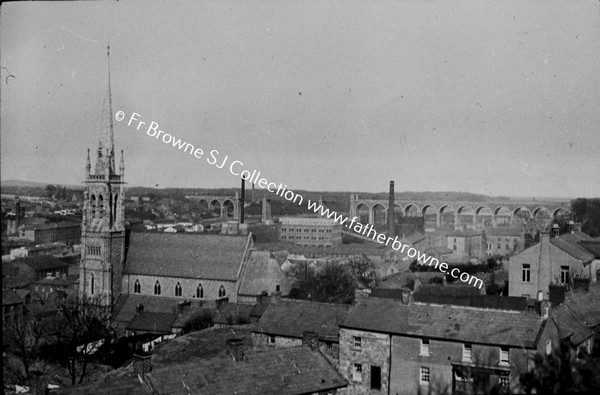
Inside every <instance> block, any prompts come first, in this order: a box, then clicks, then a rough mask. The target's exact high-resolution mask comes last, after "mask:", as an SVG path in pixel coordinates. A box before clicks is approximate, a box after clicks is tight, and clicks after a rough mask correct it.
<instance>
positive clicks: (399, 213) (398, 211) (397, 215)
mask: <svg viewBox="0 0 600 395" xmlns="http://www.w3.org/2000/svg"><path fill="white" fill-rule="evenodd" d="M403 216H404V210H403V209H402V206H400V205H399V204H396V203H394V223H395V224H399V223H400V220H401V218H402V217H403Z"/></svg>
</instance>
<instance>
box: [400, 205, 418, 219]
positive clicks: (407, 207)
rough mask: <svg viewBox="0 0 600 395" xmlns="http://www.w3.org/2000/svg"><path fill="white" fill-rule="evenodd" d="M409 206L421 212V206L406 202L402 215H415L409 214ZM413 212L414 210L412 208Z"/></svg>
mask: <svg viewBox="0 0 600 395" xmlns="http://www.w3.org/2000/svg"><path fill="white" fill-rule="evenodd" d="M411 208H413V209H415V210H416V212H417V213H420V212H421V208H420V207H419V206H417V205H416V204H414V203H408V204H407V205H406V206H405V207H404V215H405V216H407V217H416V215H410V213H411ZM413 212H414V210H413Z"/></svg>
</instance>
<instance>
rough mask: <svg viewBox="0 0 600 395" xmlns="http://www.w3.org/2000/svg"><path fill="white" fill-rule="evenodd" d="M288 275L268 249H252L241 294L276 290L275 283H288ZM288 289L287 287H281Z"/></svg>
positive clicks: (257, 293)
mask: <svg viewBox="0 0 600 395" xmlns="http://www.w3.org/2000/svg"><path fill="white" fill-rule="evenodd" d="M287 281H288V280H287V277H286V276H285V274H284V273H283V271H282V270H281V268H280V267H279V264H278V263H277V260H276V259H275V258H274V257H273V255H272V254H271V253H270V252H268V251H250V256H249V258H248V262H247V264H246V268H245V270H244V273H243V277H242V283H241V285H240V290H239V292H238V293H239V294H240V295H252V296H256V295H260V294H261V293H262V292H263V291H267V292H268V293H271V292H274V291H275V288H274V285H273V284H279V285H280V286H281V285H286V284H287ZM281 288H282V289H287V287H283V286H282V287H281Z"/></svg>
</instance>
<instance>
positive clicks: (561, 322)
mask: <svg viewBox="0 0 600 395" xmlns="http://www.w3.org/2000/svg"><path fill="white" fill-rule="evenodd" d="M550 317H551V319H552V321H553V322H554V324H555V325H556V326H557V328H558V334H559V337H560V339H561V340H562V339H565V338H568V337H570V339H571V344H573V345H574V346H578V345H579V344H581V343H582V342H583V341H585V340H586V339H588V338H589V337H590V336H592V335H593V334H594V331H592V330H591V329H590V328H588V327H586V326H585V325H584V324H583V323H582V322H581V321H580V320H579V319H577V317H576V316H575V315H574V314H573V313H572V312H571V311H570V310H569V308H568V307H567V306H566V305H564V304H561V305H558V306H556V307H555V308H553V309H552V310H551V311H550Z"/></svg>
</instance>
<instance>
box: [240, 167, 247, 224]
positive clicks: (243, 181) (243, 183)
mask: <svg viewBox="0 0 600 395" xmlns="http://www.w3.org/2000/svg"><path fill="white" fill-rule="evenodd" d="M245 202H246V180H244V178H243V177H242V191H241V192H240V224H243V223H244V203H245Z"/></svg>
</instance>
